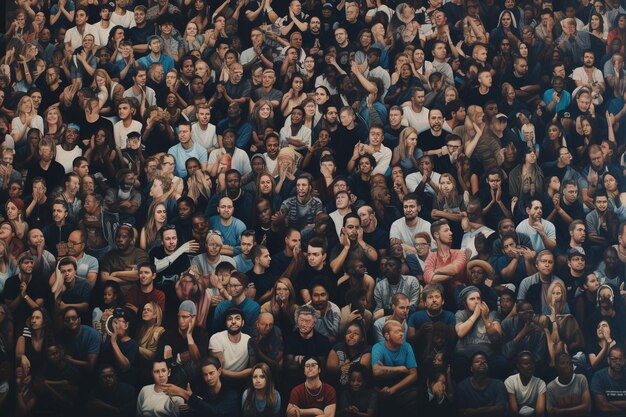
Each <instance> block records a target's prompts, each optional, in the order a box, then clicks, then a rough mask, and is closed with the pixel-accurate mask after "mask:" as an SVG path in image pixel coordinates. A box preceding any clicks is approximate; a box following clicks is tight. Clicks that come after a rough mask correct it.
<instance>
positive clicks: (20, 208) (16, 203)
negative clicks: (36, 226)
mask: <svg viewBox="0 0 626 417" xmlns="http://www.w3.org/2000/svg"><path fill="white" fill-rule="evenodd" d="M25 208H26V206H25V204H24V200H22V199H21V198H10V199H9V200H8V201H7V202H6V204H5V205H4V212H5V213H6V215H7V220H8V221H9V222H11V224H12V225H13V228H14V229H15V236H16V237H17V238H18V239H21V240H24V238H25V237H26V235H27V234H28V223H27V222H26V221H25V220H24V218H25V217H26V214H25Z"/></svg>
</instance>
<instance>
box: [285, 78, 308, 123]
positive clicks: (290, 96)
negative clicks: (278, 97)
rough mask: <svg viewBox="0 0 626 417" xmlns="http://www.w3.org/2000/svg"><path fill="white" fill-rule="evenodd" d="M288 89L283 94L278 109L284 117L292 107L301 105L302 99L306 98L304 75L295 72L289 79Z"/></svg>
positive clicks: (289, 112)
mask: <svg viewBox="0 0 626 417" xmlns="http://www.w3.org/2000/svg"><path fill="white" fill-rule="evenodd" d="M288 85H289V89H288V90H287V91H286V92H285V94H284V95H283V98H282V101H281V104H280V111H281V113H282V115H283V116H284V117H287V116H289V115H290V114H291V110H293V108H294V107H296V106H300V105H302V102H303V101H304V99H306V98H307V95H306V93H305V92H304V77H303V76H302V74H300V73H295V74H293V75H292V76H291V79H290V81H289V84H288Z"/></svg>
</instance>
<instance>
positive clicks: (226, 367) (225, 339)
mask: <svg viewBox="0 0 626 417" xmlns="http://www.w3.org/2000/svg"><path fill="white" fill-rule="evenodd" d="M243 324H244V320H243V312H242V311H241V310H240V309H238V308H237V307H232V308H229V309H228V311H226V329H227V330H224V331H222V332H219V333H215V334H214V335H213V336H211V339H210V340H209V351H210V352H211V354H212V355H214V356H215V357H216V358H217V359H219V360H220V362H221V363H222V364H223V365H222V374H223V376H224V379H225V380H228V381H230V382H238V383H239V384H241V383H243V382H244V381H245V380H246V379H248V378H249V377H250V375H251V372H252V369H251V367H250V363H249V362H250V357H249V355H248V341H249V340H250V336H249V335H247V334H245V333H242V332H241V330H242V328H243Z"/></svg>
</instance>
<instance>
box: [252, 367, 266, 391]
mask: <svg viewBox="0 0 626 417" xmlns="http://www.w3.org/2000/svg"><path fill="white" fill-rule="evenodd" d="M252 386H253V387H254V389H256V390H263V389H265V387H266V386H267V376H266V375H265V373H264V372H263V370H262V369H260V368H257V369H255V370H254V372H253V373H252Z"/></svg>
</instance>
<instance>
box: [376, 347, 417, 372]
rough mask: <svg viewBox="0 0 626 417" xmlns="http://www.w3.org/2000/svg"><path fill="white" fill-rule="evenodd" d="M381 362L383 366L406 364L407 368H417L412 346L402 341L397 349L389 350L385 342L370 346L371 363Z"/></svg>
mask: <svg viewBox="0 0 626 417" xmlns="http://www.w3.org/2000/svg"><path fill="white" fill-rule="evenodd" d="M378 362H381V363H382V364H383V365H384V366H406V367H407V368H409V369H413V368H417V362H415V355H414V354H413V348H412V347H411V345H409V344H408V343H406V342H405V343H402V345H401V346H400V347H399V348H398V349H397V350H391V349H389V348H388V347H387V345H386V344H385V342H378V343H376V344H375V345H374V347H373V348H372V363H378Z"/></svg>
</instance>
